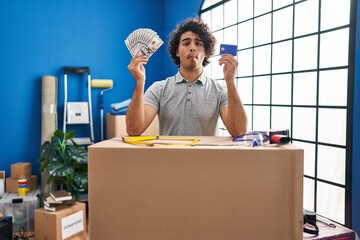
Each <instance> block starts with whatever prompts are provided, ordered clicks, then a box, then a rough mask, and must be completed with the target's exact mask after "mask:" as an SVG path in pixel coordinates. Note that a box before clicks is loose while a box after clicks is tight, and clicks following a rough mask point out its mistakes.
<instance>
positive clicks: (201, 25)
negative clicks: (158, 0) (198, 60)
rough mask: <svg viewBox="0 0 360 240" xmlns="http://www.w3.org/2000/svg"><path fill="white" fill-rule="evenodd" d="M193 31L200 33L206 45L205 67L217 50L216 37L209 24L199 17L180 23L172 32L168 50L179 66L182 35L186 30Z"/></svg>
mask: <svg viewBox="0 0 360 240" xmlns="http://www.w3.org/2000/svg"><path fill="white" fill-rule="evenodd" d="M188 31H191V32H193V33H196V34H197V35H199V38H200V39H201V40H202V41H203V43H204V47H205V58H204V61H203V63H202V65H203V66H204V67H205V66H206V65H208V64H209V63H210V59H209V58H210V57H211V56H212V55H213V54H214V52H215V44H216V39H215V37H214V36H213V35H212V33H211V31H210V28H209V26H208V25H207V24H206V23H205V22H204V21H203V20H202V19H201V18H199V17H196V18H189V19H186V20H185V21H183V22H182V23H180V24H178V25H177V27H176V28H175V30H173V31H172V32H171V33H170V40H169V44H168V51H169V54H170V57H171V58H172V60H173V62H174V63H175V64H176V65H177V66H178V67H179V66H180V58H179V57H178V56H176V52H177V50H178V47H179V44H180V37H181V35H182V34H183V33H184V32H188Z"/></svg>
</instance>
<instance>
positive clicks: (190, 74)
mask: <svg viewBox="0 0 360 240" xmlns="http://www.w3.org/2000/svg"><path fill="white" fill-rule="evenodd" d="M179 71H180V73H181V75H182V76H183V77H184V78H185V79H186V80H187V81H189V82H195V81H196V80H197V79H199V77H200V75H201V74H202V72H203V69H202V68H199V69H196V70H194V69H192V70H190V71H188V70H186V69H184V68H181V67H180V69H179Z"/></svg>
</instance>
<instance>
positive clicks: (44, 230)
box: [34, 202, 105, 240]
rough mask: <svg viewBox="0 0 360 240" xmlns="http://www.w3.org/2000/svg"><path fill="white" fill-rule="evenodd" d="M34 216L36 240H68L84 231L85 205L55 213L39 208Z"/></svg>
mask: <svg viewBox="0 0 360 240" xmlns="http://www.w3.org/2000/svg"><path fill="white" fill-rule="evenodd" d="M34 215H35V236H36V240H50V239H69V238H71V237H73V236H75V235H78V234H80V233H83V232H84V231H86V226H87V225H86V210H85V203H79V202H77V203H76V204H75V205H73V206H71V207H68V208H65V209H63V210H60V211H56V212H50V211H46V210H44V209H42V208H39V209H36V210H35V212H34ZM104 239H105V238H104Z"/></svg>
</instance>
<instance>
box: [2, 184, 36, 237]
mask: <svg viewBox="0 0 360 240" xmlns="http://www.w3.org/2000/svg"><path fill="white" fill-rule="evenodd" d="M40 193H41V191H40V189H37V190H34V191H31V192H28V193H27V194H26V196H24V197H20V196H19V194H17V193H9V192H7V193H5V195H4V196H3V198H2V199H0V213H1V214H2V215H4V216H12V218H13V232H19V229H20V227H22V226H23V227H24V228H25V231H26V232H33V231H34V210H35V209H37V208H39V207H40V196H41V194H40Z"/></svg>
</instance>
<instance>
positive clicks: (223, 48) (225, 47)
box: [220, 44, 237, 56]
mask: <svg viewBox="0 0 360 240" xmlns="http://www.w3.org/2000/svg"><path fill="white" fill-rule="evenodd" d="M224 53H229V54H231V55H233V56H236V53H237V45H231V44H220V54H224Z"/></svg>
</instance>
